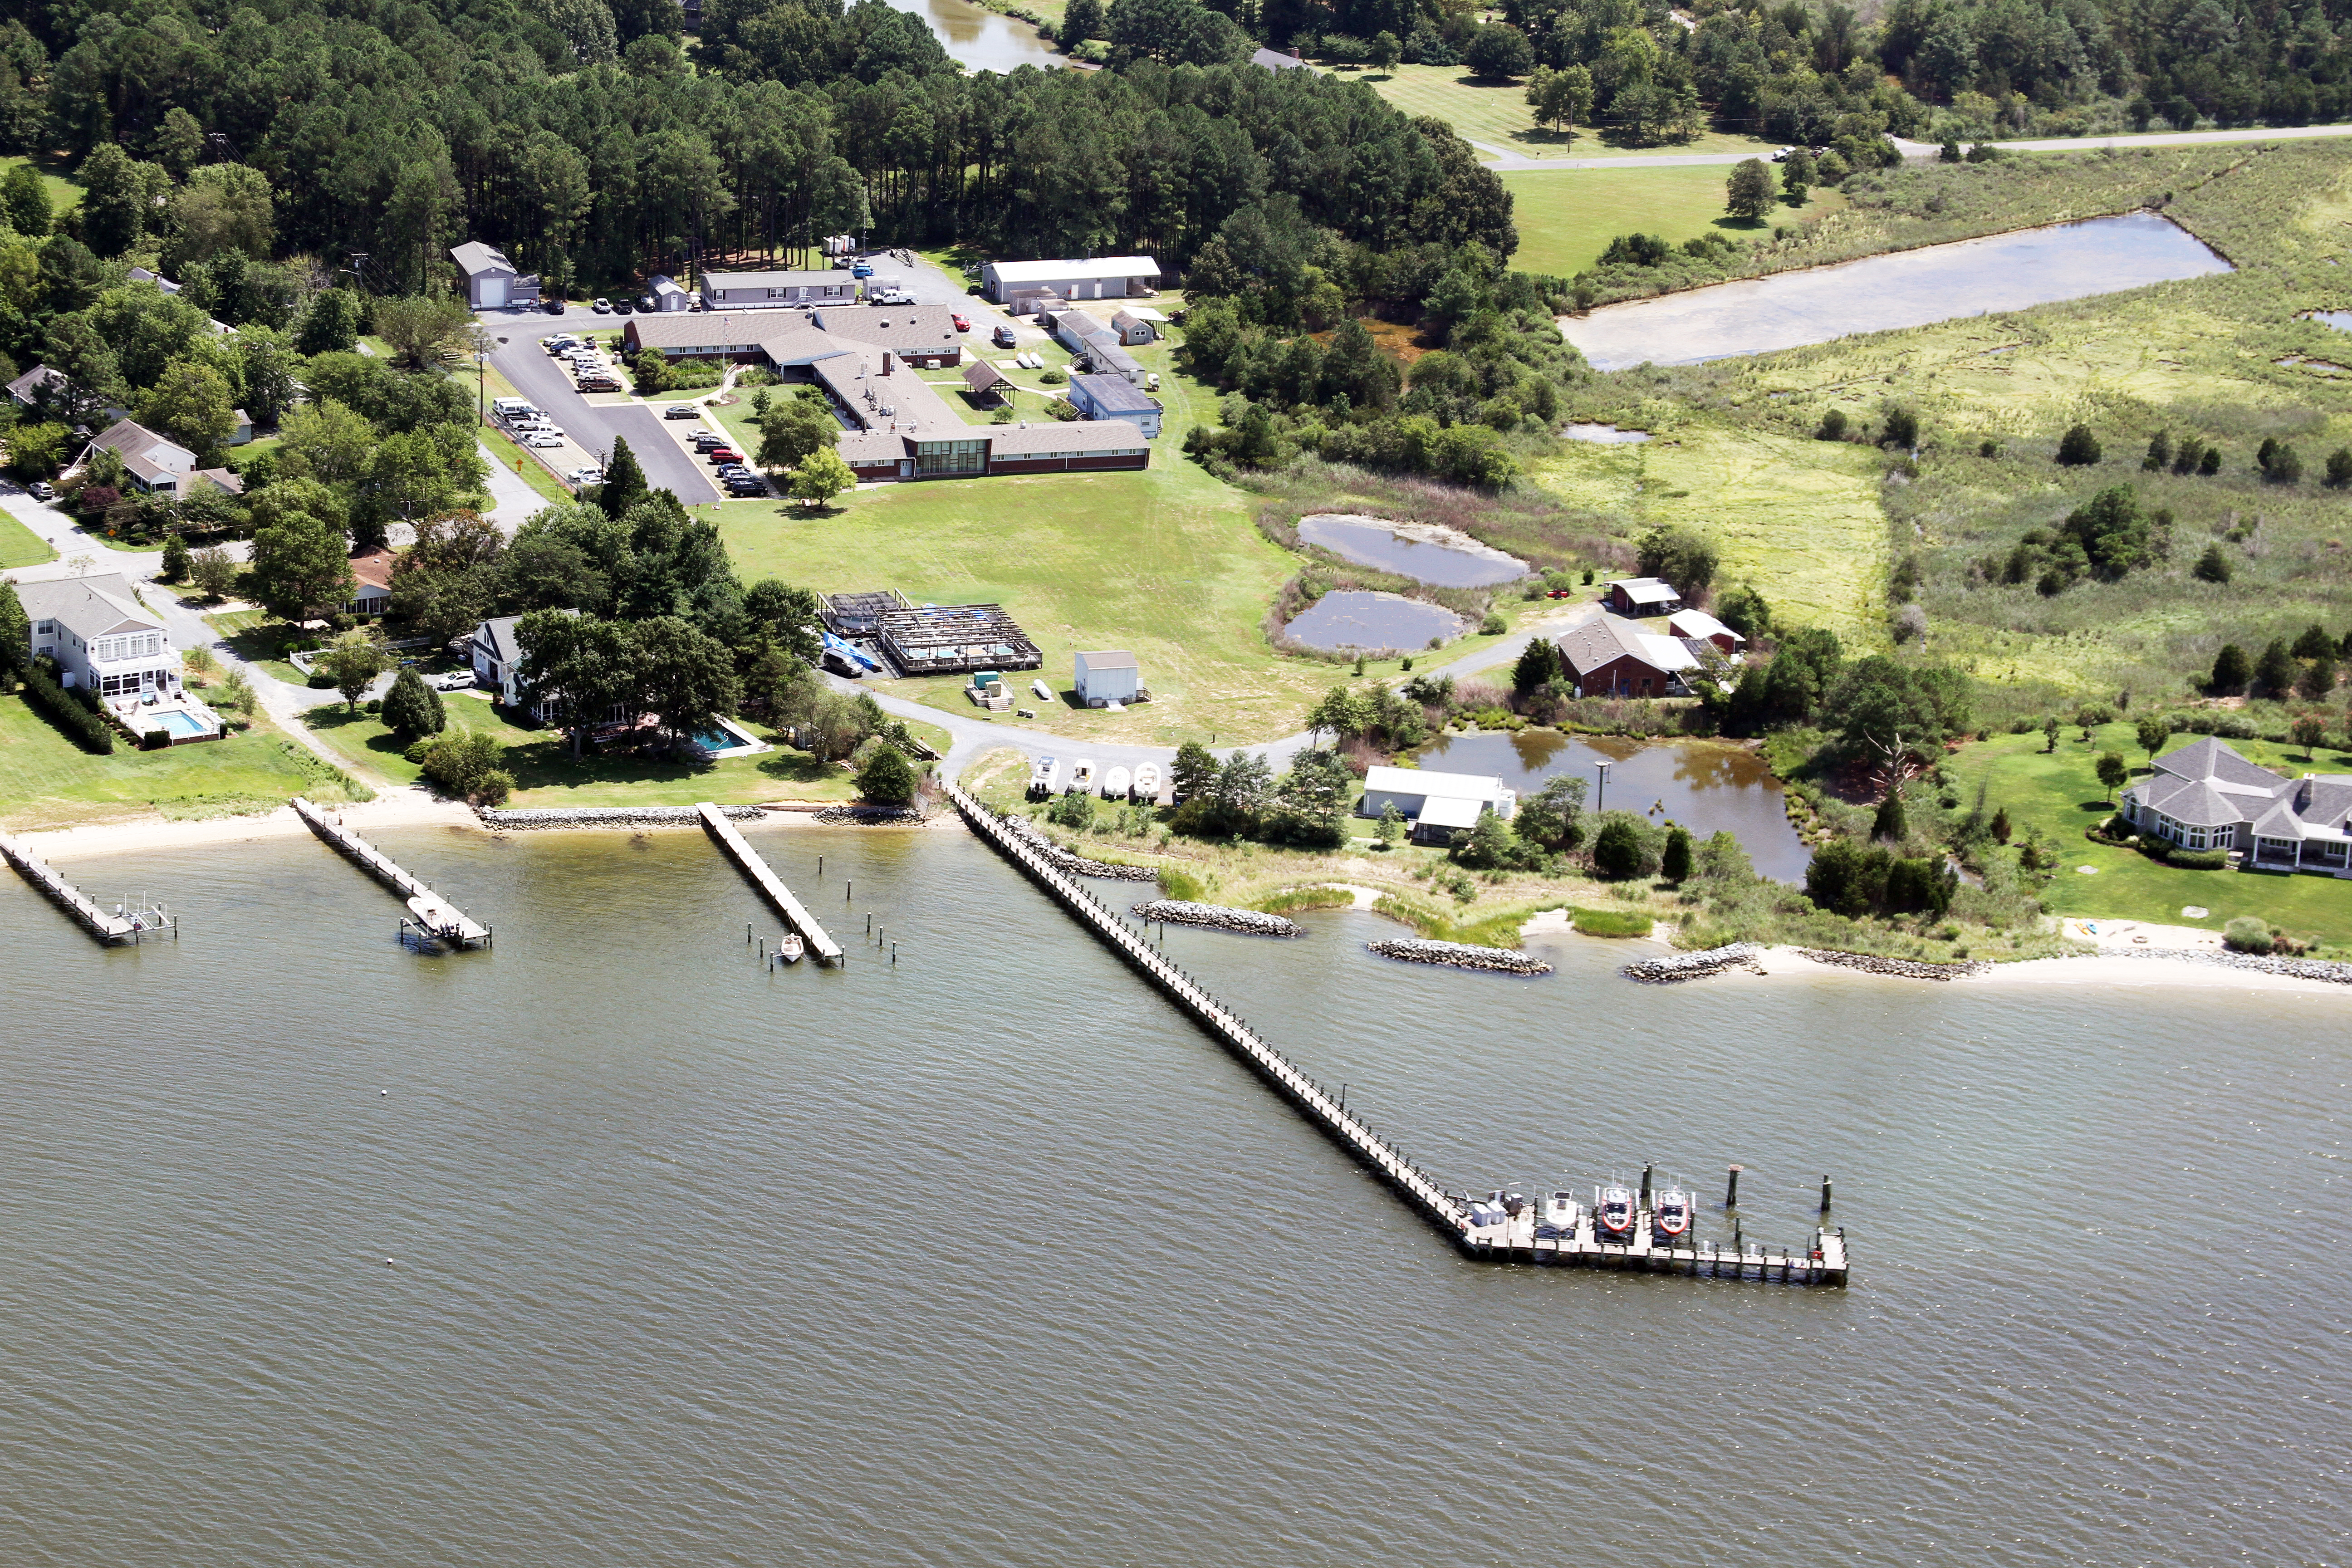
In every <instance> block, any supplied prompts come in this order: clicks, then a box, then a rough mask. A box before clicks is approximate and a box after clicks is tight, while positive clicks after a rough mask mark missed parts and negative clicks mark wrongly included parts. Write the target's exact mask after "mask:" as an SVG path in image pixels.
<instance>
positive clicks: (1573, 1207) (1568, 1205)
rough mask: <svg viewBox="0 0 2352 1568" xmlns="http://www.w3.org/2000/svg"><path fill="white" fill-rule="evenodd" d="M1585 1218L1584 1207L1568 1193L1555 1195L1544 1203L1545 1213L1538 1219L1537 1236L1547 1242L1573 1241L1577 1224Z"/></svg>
mask: <svg viewBox="0 0 2352 1568" xmlns="http://www.w3.org/2000/svg"><path fill="white" fill-rule="evenodd" d="M1583 1217H1584V1205H1582V1204H1580V1203H1578V1202H1577V1201H1576V1199H1575V1197H1574V1196H1573V1195H1572V1194H1568V1193H1554V1194H1551V1195H1550V1196H1549V1197H1548V1198H1546V1199H1544V1201H1543V1211H1542V1213H1541V1214H1539V1215H1538V1216H1537V1217H1536V1236H1537V1237H1538V1238H1539V1239H1541V1240H1545V1241H1573V1240H1574V1239H1576V1228H1577V1223H1578V1222H1579V1221H1580V1220H1581V1219H1582V1218H1583Z"/></svg>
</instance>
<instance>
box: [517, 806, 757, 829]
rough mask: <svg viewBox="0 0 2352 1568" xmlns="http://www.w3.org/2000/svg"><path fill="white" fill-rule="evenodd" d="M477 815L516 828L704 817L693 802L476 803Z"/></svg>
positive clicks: (730, 811)
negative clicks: (519, 806)
mask: <svg viewBox="0 0 2352 1568" xmlns="http://www.w3.org/2000/svg"><path fill="white" fill-rule="evenodd" d="M719 812H720V813H721V814H722V815H724V816H730V817H732V818H733V819H734V820H736V821H737V822H754V821H757V820H759V819H760V818H761V817H764V816H767V815H768V814H767V813H766V812H764V811H762V810H761V809H760V808H759V807H758V806H756V805H722V806H720V807H719ZM474 815H475V816H478V817H480V818H481V819H482V826H485V827H497V828H502V829H505V830H506V831H509V832H517V831H521V830H524V829H528V828H533V827H692V826H697V825H698V824H699V823H700V822H701V821H702V818H701V816H699V815H698V814H697V813H696V811H695V809H694V807H692V806H690V805H561V806H546V807H538V808H533V809H531V810H529V811H499V810H497V809H495V808H493V807H490V806H487V805H480V806H476V807H475V808H474Z"/></svg>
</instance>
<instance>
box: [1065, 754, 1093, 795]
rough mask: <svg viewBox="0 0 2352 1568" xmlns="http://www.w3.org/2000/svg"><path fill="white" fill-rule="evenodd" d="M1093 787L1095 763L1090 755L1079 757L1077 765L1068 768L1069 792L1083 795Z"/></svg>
mask: <svg viewBox="0 0 2352 1568" xmlns="http://www.w3.org/2000/svg"><path fill="white" fill-rule="evenodd" d="M1094 787H1095V763H1094V759H1093V758H1092V757H1080V758H1079V759H1078V765H1077V766H1076V767H1074V768H1072V769H1071V770H1070V793H1071V794H1072V795H1085V794H1087V792H1088V791H1090V790H1092V789H1093V788H1094Z"/></svg>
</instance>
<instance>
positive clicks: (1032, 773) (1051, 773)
mask: <svg viewBox="0 0 2352 1568" xmlns="http://www.w3.org/2000/svg"><path fill="white" fill-rule="evenodd" d="M1061 776H1062V764H1061V763H1058V762H1056V761H1055V759H1053V758H1052V757H1039V758H1038V759H1037V760H1036V761H1034V762H1033V763H1030V764H1029V794H1030V795H1032V796H1033V797H1034V796H1036V795H1051V794H1053V793H1054V784H1055V781H1056V780H1058V779H1059V778H1060V777H1061Z"/></svg>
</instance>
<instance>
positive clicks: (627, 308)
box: [613, 300, 637, 316]
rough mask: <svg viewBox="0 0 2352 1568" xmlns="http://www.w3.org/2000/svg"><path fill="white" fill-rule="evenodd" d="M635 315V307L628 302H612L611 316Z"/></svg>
mask: <svg viewBox="0 0 2352 1568" xmlns="http://www.w3.org/2000/svg"><path fill="white" fill-rule="evenodd" d="M636 313H637V307H636V306H635V304H634V303H633V302H631V301H630V300H614V301H613V314H614V315H616V316H634V315H635V314H636Z"/></svg>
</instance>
